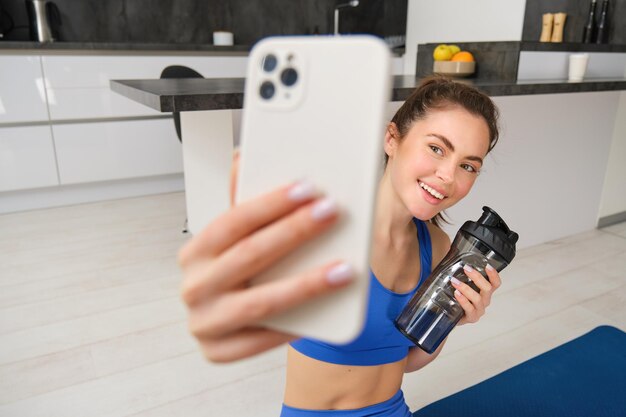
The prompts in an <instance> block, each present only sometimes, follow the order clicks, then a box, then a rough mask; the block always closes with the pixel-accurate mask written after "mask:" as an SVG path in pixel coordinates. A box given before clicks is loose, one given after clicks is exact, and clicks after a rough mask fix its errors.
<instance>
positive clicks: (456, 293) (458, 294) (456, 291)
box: [454, 290, 463, 297]
mask: <svg viewBox="0 0 626 417" xmlns="http://www.w3.org/2000/svg"><path fill="white" fill-rule="evenodd" d="M454 295H456V296H457V297H463V294H461V291H459V290H454Z"/></svg>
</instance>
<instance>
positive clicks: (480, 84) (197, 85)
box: [111, 75, 626, 112]
mask: <svg viewBox="0 0 626 417" xmlns="http://www.w3.org/2000/svg"><path fill="white" fill-rule="evenodd" d="M244 81H245V80H244V78H211V79H198V78H195V79H163V80H111V89H112V90H113V91H115V92H117V93H119V94H121V95H123V96H126V97H128V98H130V99H131V100H134V101H137V102H139V103H142V104H144V105H146V106H148V107H150V108H153V109H155V110H158V111H161V112H174V111H177V112H180V111H194V110H224V109H240V108H242V107H243V91H244ZM460 81H461V82H465V83H468V84H471V85H474V86H476V87H477V88H478V89H479V90H481V91H483V92H485V93H487V94H489V95H490V96H494V97H496V96H516V95H532V94H559V93H582V92H589V91H619V90H626V79H594V80H585V81H584V82H568V81H566V80H545V81H517V82H507V81H502V82H496V81H480V80H475V81H472V80H470V79H460ZM419 82H420V78H416V77H415V76H412V75H399V76H395V77H393V91H392V98H391V101H404V100H406V98H407V97H408V96H409V95H410V94H411V92H412V91H413V89H414V88H415V87H416V86H417V85H418V84H419Z"/></svg>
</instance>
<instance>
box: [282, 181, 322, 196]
mask: <svg viewBox="0 0 626 417" xmlns="http://www.w3.org/2000/svg"><path fill="white" fill-rule="evenodd" d="M316 194H317V190H316V189H315V186H314V185H313V184H312V183H310V182H309V181H306V180H303V181H299V182H297V183H296V184H295V185H293V186H292V187H291V188H290V189H289V192H288V193H287V197H288V198H289V199H290V200H292V201H303V200H308V199H309V198H312V197H315V195H316Z"/></svg>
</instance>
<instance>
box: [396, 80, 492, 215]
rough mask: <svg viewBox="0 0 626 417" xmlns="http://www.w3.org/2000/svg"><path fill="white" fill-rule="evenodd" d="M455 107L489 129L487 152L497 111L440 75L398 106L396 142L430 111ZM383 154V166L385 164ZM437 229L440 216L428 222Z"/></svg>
mask: <svg viewBox="0 0 626 417" xmlns="http://www.w3.org/2000/svg"><path fill="white" fill-rule="evenodd" d="M455 106H459V107H462V108H464V109H465V110H467V111H468V112H470V113H471V114H473V115H476V116H480V117H482V118H483V119H484V120H485V122H486V123H487V127H488V128H489V149H488V151H487V152H490V151H491V150H492V149H493V147H494V146H496V143H497V142H498V137H499V131H498V117H499V113H498V108H497V107H496V105H495V104H494V103H493V101H492V100H491V98H489V96H487V95H486V94H484V93H482V92H480V91H478V90H477V89H476V88H475V87H472V86H471V85H468V84H464V83H461V82H457V81H454V80H452V79H450V78H446V77H442V76H431V77H428V78H425V79H424V80H423V81H422V82H421V83H420V85H419V86H418V87H417V88H416V89H415V91H413V93H411V95H410V96H409V98H407V100H406V101H405V102H404V104H402V106H401V107H400V108H399V109H398V111H397V112H396V114H395V115H394V116H393V119H391V122H392V123H394V124H395V125H396V127H397V129H398V134H399V135H400V138H399V139H400V140H402V139H403V138H404V137H405V136H406V134H407V133H408V132H409V130H411V127H412V126H413V123H415V122H416V121H418V120H421V119H424V118H425V117H426V116H427V115H428V113H429V112H430V111H432V110H442V109H445V108H449V107H455ZM387 159H388V157H387V155H385V165H387ZM430 221H431V222H432V223H434V224H435V225H437V226H439V225H440V222H445V223H448V221H447V220H446V219H444V217H443V215H442V213H438V214H437V215H436V216H435V217H433V218H432V219H431V220H430Z"/></svg>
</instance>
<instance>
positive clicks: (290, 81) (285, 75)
mask: <svg viewBox="0 0 626 417" xmlns="http://www.w3.org/2000/svg"><path fill="white" fill-rule="evenodd" d="M280 80H281V81H282V82H283V84H285V85H286V86H287V87H291V86H292V85H294V84H295V83H296V81H298V72H297V71H296V70H295V69H293V68H285V69H284V70H283V72H281V73H280Z"/></svg>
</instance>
